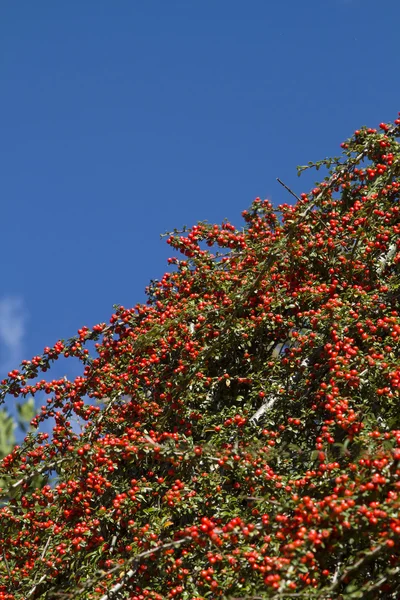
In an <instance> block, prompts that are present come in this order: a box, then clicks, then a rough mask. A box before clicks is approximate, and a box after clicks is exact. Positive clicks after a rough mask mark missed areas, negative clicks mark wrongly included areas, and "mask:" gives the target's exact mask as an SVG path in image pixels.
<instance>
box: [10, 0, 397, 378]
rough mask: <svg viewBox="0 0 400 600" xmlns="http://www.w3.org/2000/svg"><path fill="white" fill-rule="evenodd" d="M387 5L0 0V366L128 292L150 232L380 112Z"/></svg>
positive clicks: (243, 188) (260, 192)
mask: <svg viewBox="0 0 400 600" xmlns="http://www.w3.org/2000/svg"><path fill="white" fill-rule="evenodd" d="M398 17H399V3H398V0H392V1H390V0H386V1H385V2H376V0H324V1H321V0H306V1H304V2H298V1H297V0H287V1H281V2H273V1H269V0H247V1H245V0H241V1H238V0H202V1H201V2H200V1H195V0H192V1H190V0H189V1H188V0H185V1H184V0H181V1H177V0H146V1H144V2H143V1H141V2H139V1H138V0H115V1H113V2H111V1H104V0H68V2H54V1H52V0H35V1H34V2H32V0H17V1H16V0H3V1H2V2H1V6H0V61H1V62H0V74H1V94H0V106H1V111H0V114H1V142H0V148H1V157H0V158H1V163H0V164H1V178H0V185H1V217H2V219H1V236H0V253H1V267H0V269H1V271H0V272H1V288H0V301H2V302H3V305H2V306H3V309H4V310H3V317H2V319H3V323H2V328H3V335H2V345H1V347H0V351H1V364H0V368H1V369H3V370H4V369H7V370H8V369H10V368H13V367H17V366H18V363H19V361H20V360H21V359H22V358H31V356H33V355H35V354H40V353H41V352H42V351H43V348H44V346H46V345H52V344H54V342H55V341H56V340H57V339H59V338H68V337H70V336H72V335H74V334H75V333H76V331H77V329H78V328H79V327H81V326H82V325H88V326H92V325H94V324H96V323H98V322H102V321H108V319H109V317H110V315H111V313H112V305H113V304H114V303H118V304H123V305H124V306H133V305H135V304H136V303H137V302H141V301H144V300H145V295H144V289H145V287H146V285H147V283H148V282H149V280H150V279H151V278H159V277H160V276H161V275H162V274H163V272H164V271H166V270H168V266H167V264H166V259H167V257H168V256H170V254H171V250H170V249H169V248H168V246H166V244H165V241H161V240H160V234H161V233H163V232H165V231H166V230H171V229H173V228H174V227H178V228H179V227H180V226H182V225H183V224H186V225H191V224H194V223H195V222H196V221H198V220H208V221H210V222H221V221H222V219H224V218H225V217H227V218H228V219H229V220H230V221H231V222H233V223H234V224H236V225H238V226H241V225H242V220H241V216H240V213H241V211H242V210H243V209H245V208H247V207H248V205H249V204H250V203H251V202H252V200H253V199H254V198H255V197H256V196H261V197H263V198H269V199H271V200H272V201H273V202H274V204H276V205H277V204H280V203H283V202H291V201H292V198H291V197H290V196H289V195H288V194H287V193H286V192H285V190H284V189H283V188H281V187H280V186H279V185H278V184H277V182H276V177H280V178H281V179H283V180H284V181H285V182H286V183H287V185H289V186H291V187H293V188H294V189H295V191H296V192H297V193H300V192H302V191H307V189H308V188H309V187H310V186H311V185H312V184H313V182H314V180H315V179H316V176H317V174H316V173H315V175H314V174H313V175H312V177H311V179H310V178H308V179H307V178H305V179H304V180H303V179H298V178H297V175H296V165H298V164H305V163H307V162H308V161H309V160H317V159H320V158H323V157H325V156H329V155H336V154H338V153H340V148H339V145H340V143H341V142H342V141H343V140H344V139H346V138H347V137H349V136H350V135H351V133H352V132H353V130H354V129H356V128H357V127H359V126H361V125H363V124H366V125H369V126H373V127H376V126H378V125H379V123H380V122H381V121H386V120H393V119H395V118H396V116H397V111H398V110H400V78H399V58H400V57H399V54H400V53H399V41H398V40H399V37H398V36H399V33H398V22H399V21H398ZM13 303H14V304H13ZM10 359H12V360H15V361H16V364H13V365H11V364H10ZM4 375H5V373H3V372H2V373H0V376H1V377H3V376H4Z"/></svg>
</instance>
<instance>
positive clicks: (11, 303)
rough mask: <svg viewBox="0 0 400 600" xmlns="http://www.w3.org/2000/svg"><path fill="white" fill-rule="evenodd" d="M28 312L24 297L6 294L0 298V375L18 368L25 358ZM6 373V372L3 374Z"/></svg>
mask: <svg viewBox="0 0 400 600" xmlns="http://www.w3.org/2000/svg"><path fill="white" fill-rule="evenodd" d="M26 320H27V313H26V310H25V307H24V302H23V300H22V298H20V297H18V296H5V297H3V298H1V299H0V358H1V360H0V376H1V377H4V375H5V373H4V372H5V371H9V370H11V369H17V368H18V367H19V364H20V362H21V360H22V359H23V340H24V336H25V331H26V329H25V323H26ZM3 373H4V374H3Z"/></svg>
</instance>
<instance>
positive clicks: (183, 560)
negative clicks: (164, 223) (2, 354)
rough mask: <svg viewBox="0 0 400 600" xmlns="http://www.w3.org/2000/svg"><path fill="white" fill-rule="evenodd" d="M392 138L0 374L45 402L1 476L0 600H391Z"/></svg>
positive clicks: (395, 469) (397, 324) (375, 135)
mask: <svg viewBox="0 0 400 600" xmlns="http://www.w3.org/2000/svg"><path fill="white" fill-rule="evenodd" d="M399 135H400V119H397V120H396V121H395V122H394V123H393V124H385V123H382V124H381V125H380V128H379V129H378V130H375V129H366V128H363V129H360V130H359V131H356V132H355V134H354V135H353V136H352V137H351V138H350V139H349V140H347V141H346V142H345V143H343V144H342V148H343V153H342V156H341V157H340V158H337V159H332V160H325V161H322V162H321V163H316V164H310V165H309V166H310V167H317V168H320V167H322V168H323V169H326V173H327V175H326V177H325V179H324V180H323V181H322V182H321V183H319V184H318V185H317V186H316V187H315V188H314V189H313V190H312V191H311V192H310V193H309V194H302V195H301V197H300V198H298V200H297V202H296V204H295V205H290V204H282V205H281V206H279V207H278V209H274V208H273V206H272V205H271V203H270V202H268V201H262V200H260V199H256V200H255V201H254V202H253V204H252V205H251V207H250V209H249V210H248V211H245V212H244V213H243V217H244V221H245V225H244V227H243V228H242V229H240V230H238V229H236V228H235V227H234V226H233V225H231V224H229V223H227V222H224V223H223V224H222V225H220V226H218V225H210V224H207V223H199V224H198V225H195V226H194V227H192V228H190V229H187V230H184V231H183V232H182V231H181V232H178V231H175V232H174V233H172V234H169V237H168V240H167V242H168V243H169V244H170V246H171V247H172V248H173V249H174V250H177V251H178V252H180V254H181V255H182V257H181V259H176V258H173V259H170V263H171V264H172V265H174V266H173V267H172V272H170V273H166V274H165V275H164V277H163V278H162V280H161V281H153V282H152V283H151V285H150V286H149V288H148V302H147V304H145V305H136V306H135V307H134V308H132V309H127V308H124V307H117V308H116V311H115V314H113V315H112V317H111V320H110V323H109V324H108V325H106V324H99V325H96V326H95V327H93V328H92V329H89V328H88V327H83V328H82V329H80V330H79V331H78V336H77V337H76V338H74V339H72V340H69V341H68V342H62V341H59V342H57V343H56V344H55V345H54V346H53V347H51V348H50V347H48V348H45V350H44V353H43V355H41V356H36V357H34V358H33V359H32V360H31V361H24V363H23V364H22V366H21V369H20V370H19V371H18V370H14V371H12V372H11V373H9V375H8V378H7V379H5V380H3V382H2V386H1V398H3V400H4V399H5V397H6V395H8V396H9V397H10V396H11V397H15V398H26V397H30V396H33V397H36V396H37V395H38V394H42V395H43V394H45V396H46V399H45V400H44V406H42V407H41V409H40V411H39V412H38V414H37V415H36V416H35V417H34V419H33V421H32V426H33V427H34V429H35V430H34V432H33V433H29V434H28V435H27V437H26V439H25V441H24V442H23V444H21V446H19V447H16V448H15V449H14V450H13V451H12V452H11V454H9V455H8V456H6V457H5V458H4V459H3V461H2V463H1V465H0V478H1V479H2V481H3V482H6V483H5V487H4V489H3V492H2V494H3V498H4V499H5V501H4V503H3V506H2V507H1V508H0V599H3V600H4V599H8V600H21V599H24V600H25V599H31V598H45V599H47V598H67V599H68V598H74V599H79V598H81V599H82V598H87V599H91V600H95V599H97V600H99V599H101V600H108V599H110V600H111V599H113V600H121V599H128V598H129V599H131V600H142V599H147V598H148V599H152V600H164V599H172V598H176V599H177V600H200V599H209V598H230V599H234V598H235V599H238V598H241V599H244V598H248V599H249V598H252V599H254V600H256V599H264V598H266V599H267V598H298V597H301V598H307V599H310V598H311V599H312V598H325V599H329V598H330V599H333V598H346V599H347V598H363V599H365V598H367V599H368V598H371V599H376V598H377V599H379V598H385V599H393V600H394V599H395V598H399V597H400V564H399V557H400V552H399V547H400V517H399V507H400V496H399V494H400V480H399V475H400V465H399V461H400V417H399V414H400V412H399V401H400V392H399V390H400V385H399V382H400V314H399V297H400V277H399V263H400V235H399V234H400V203H399V191H400V182H399V172H400V146H399V142H398V138H399ZM304 168H308V167H301V168H300V170H302V169H304ZM282 192H283V193H284V194H286V193H287V192H286V191H285V190H283V189H282ZM92 342H96V346H95V350H90V348H92V346H93V343H92ZM93 347H94V346H93ZM91 354H93V356H91ZM60 355H62V356H64V357H75V358H78V359H79V360H80V361H81V363H82V373H81V375H80V376H79V377H77V378H76V379H75V380H74V381H68V380H67V379H66V378H63V379H52V378H51V376H50V377H49V376H48V375H49V372H51V366H52V363H53V362H54V361H55V360H57V358H58V357H59V356H60ZM41 377H45V379H41ZM76 418H79V420H80V421H81V423H82V431H81V433H79V432H78V433H77V427H76V423H75V425H74V419H75V421H76ZM50 424H51V426H50ZM45 430H47V431H49V430H50V431H51V433H50V434H47V433H45ZM38 475H40V476H41V477H45V481H44V483H43V484H42V485H40V486H37V485H35V484H34V480H35V477H37V476H38Z"/></svg>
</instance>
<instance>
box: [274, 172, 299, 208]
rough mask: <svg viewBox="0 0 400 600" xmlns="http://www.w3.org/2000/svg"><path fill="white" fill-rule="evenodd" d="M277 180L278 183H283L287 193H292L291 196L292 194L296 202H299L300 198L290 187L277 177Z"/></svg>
mask: <svg viewBox="0 0 400 600" xmlns="http://www.w3.org/2000/svg"><path fill="white" fill-rule="evenodd" d="M276 180H277V182H278V183H280V184H281V185H283V187H284V188H285V190H287V191H288V192H289V194H292V196H294V197H295V198H296V200H297V201H298V202H300V198H299V197H298V196H297V195H296V194H295V193H294V192H293V190H291V189H290V187H288V186H287V185H286V184H285V183H283V181H281V180H280V179H279V177H277V178H276Z"/></svg>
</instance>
